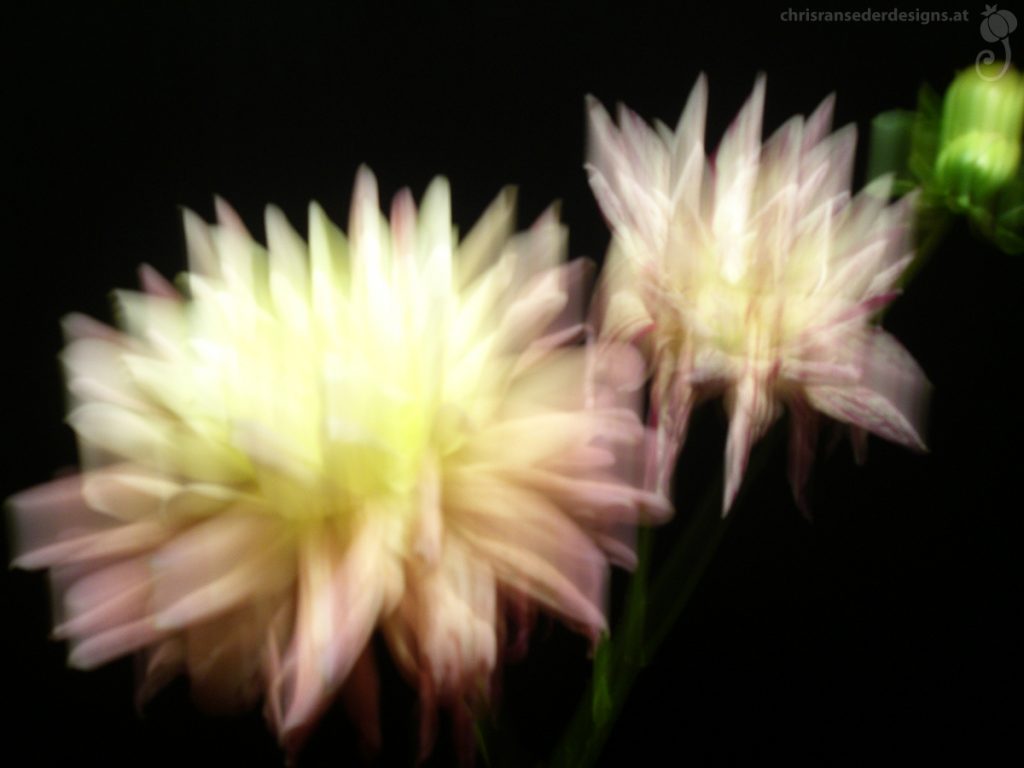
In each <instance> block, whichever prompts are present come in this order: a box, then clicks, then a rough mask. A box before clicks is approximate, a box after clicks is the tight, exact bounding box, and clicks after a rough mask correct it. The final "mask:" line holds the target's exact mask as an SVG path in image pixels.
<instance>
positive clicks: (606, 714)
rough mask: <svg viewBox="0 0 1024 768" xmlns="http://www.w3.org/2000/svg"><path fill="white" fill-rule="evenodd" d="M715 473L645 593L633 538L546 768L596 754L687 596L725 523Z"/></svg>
mask: <svg viewBox="0 0 1024 768" xmlns="http://www.w3.org/2000/svg"><path fill="white" fill-rule="evenodd" d="M781 433H782V429H781V426H777V427H776V428H775V429H773V430H772V431H771V433H770V434H769V435H768V436H767V437H766V439H765V440H763V441H762V443H761V444H760V445H758V446H757V447H756V448H755V450H754V452H753V456H752V458H751V462H750V465H749V467H748V468H747V472H746V478H745V480H746V481H745V482H744V484H743V487H742V488H741V490H740V494H739V496H738V497H737V499H736V503H735V504H734V510H735V509H736V508H738V507H739V506H740V504H741V502H742V501H743V499H744V497H745V495H746V492H747V489H748V488H749V487H750V485H751V484H752V483H753V481H754V480H755V478H756V477H757V475H758V474H760V472H761V469H762V468H763V466H764V464H765V462H766V460H767V458H768V456H770V455H771V453H772V452H773V449H774V447H775V444H776V443H777V442H778V440H779V437H780V435H781ZM721 498H722V474H721V472H719V473H718V475H717V478H716V480H715V482H713V483H712V484H711V485H710V486H709V487H708V488H707V489H706V490H705V492H704V495H703V497H702V499H701V501H700V503H699V504H698V506H697V511H696V513H695V514H694V516H693V518H692V519H691V520H690V521H689V523H688V524H687V526H686V527H685V528H684V529H683V530H682V532H681V533H680V535H679V537H678V538H677V539H676V542H675V544H674V545H673V547H672V551H671V552H670V553H669V556H668V559H667V561H666V562H665V564H664V566H663V567H662V569H661V571H660V572H659V574H658V576H657V578H656V579H655V580H654V581H653V583H652V584H651V587H650V589H648V579H649V573H650V561H651V536H652V531H651V530H650V529H644V530H642V531H641V532H640V536H639V541H638V546H637V550H638V551H637V569H636V572H635V574H634V576H633V580H632V582H631V584H630V589H629V595H628V597H627V602H626V606H625V610H624V614H623V618H622V621H621V622H620V625H619V626H620V630H619V632H617V633H616V634H615V635H614V636H613V637H605V638H604V639H603V640H602V641H601V644H600V646H599V647H598V649H597V654H596V657H595V660H594V674H593V675H592V676H591V679H590V683H589V684H588V686H587V690H586V693H585V694H584V696H583V699H582V701H581V702H580V705H579V707H577V709H576V713H575V715H574V716H573V719H572V721H571V722H570V723H569V727H568V728H567V730H566V732H565V734H564V735H563V737H562V740H561V742H559V744H558V746H557V747H556V749H555V751H554V753H553V754H552V755H551V758H550V760H549V761H548V762H547V765H548V766H549V767H550V768H555V767H557V766H565V767H566V768H567V767H568V766H572V767H573V768H586V767H587V766H591V765H594V764H595V763H596V762H597V760H598V758H599V757H600V755H601V751H602V750H603V748H604V745H605V743H606V742H607V740H608V737H609V736H610V735H611V731H612V728H613V727H614V725H615V721H616V719H617V718H618V716H619V714H620V713H621V711H622V708H623V706H624V705H625V702H626V700H627V698H628V696H629V692H630V689H631V688H632V687H633V683H634V682H635V680H636V677H637V675H638V674H639V673H640V671H641V670H642V669H643V668H644V667H645V666H646V665H647V663H648V661H649V660H650V659H652V658H654V656H655V654H656V653H657V651H658V649H659V648H660V647H661V644H662V643H663V642H664V641H665V639H666V638H667V637H668V635H669V633H670V632H671V630H672V627H673V626H675V623H676V621H677V620H678V619H679V616H680V615H681V614H682V612H683V610H684V609H685V607H686V604H687V602H688V601H689V599H690V597H691V596H692V595H693V592H694V590H695V589H696V587H697V584H698V583H700V579H701V577H702V576H703V575H704V572H705V571H706V570H707V567H708V565H709V564H710V563H711V560H712V559H713V557H714V554H715V552H716V550H717V549H718V545H719V544H720V543H721V542H722V539H723V537H724V535H725V531H726V528H727V526H728V524H729V520H731V519H732V517H734V516H735V514H736V513H735V511H734V512H733V514H732V515H730V516H729V517H723V516H722V514H721Z"/></svg>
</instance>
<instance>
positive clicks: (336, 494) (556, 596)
mask: <svg viewBox="0 0 1024 768" xmlns="http://www.w3.org/2000/svg"><path fill="white" fill-rule="evenodd" d="M217 213H218V219H219V224H218V225H217V226H209V227H208V226H206V225H205V224H203V223H202V222H201V221H200V220H199V219H198V218H197V217H196V216H195V215H193V214H191V213H186V214H185V230H186V236H187V243H188V249H189V256H190V264H191V271H190V272H189V273H187V274H185V275H184V276H183V277H182V278H181V280H180V281H179V287H180V288H181V290H182V293H179V291H178V290H177V289H176V288H175V287H173V286H172V285H171V284H169V283H167V282H165V281H164V280H163V279H162V278H160V277H159V276H158V275H157V274H156V273H155V272H154V271H153V270H151V269H149V268H146V267H144V268H143V269H142V281H143V286H144V292H141V293H128V292H125V293H120V294H118V296H117V306H118V308H119V321H120V326H121V327H120V329H118V330H115V329H113V328H109V327H106V326H104V325H102V324H100V323H98V322H96V321H92V320H89V319H86V318H83V317H80V316H72V317H70V318H69V319H68V320H67V323H66V330H67V335H68V338H69V343H68V346H67V348H66V350H65V352H64V354H63V361H64V364H65V367H66V373H67V380H68V389H69V392H70V395H71V409H70V416H69V421H70V423H71V425H72V427H73V428H74V430H75V431H76V433H77V435H78V437H79V441H80V446H81V453H82V461H83V471H82V472H81V473H80V474H79V475H76V476H74V477H69V478H65V479H62V480H58V481H56V482H53V483H51V484H48V485H45V486H41V487H39V488H36V489H32V490H29V491H27V492H25V493H23V494H21V495H20V496H18V497H16V498H15V499H14V500H13V502H14V503H13V507H14V512H15V515H16V520H17V523H18V527H19V530H20V534H21V547H20V552H21V554H20V556H19V557H18V559H17V561H16V564H17V565H19V566H21V567H25V568H43V567H48V568H53V569H54V571H53V575H54V578H55V583H56V585H57V588H58V590H59V591H60V592H62V593H63V602H62V605H61V607H60V609H59V616H58V626H57V628H56V634H57V636H59V637H62V638H67V639H69V640H70V642H71V651H70V663H71V664H72V665H74V666H76V667H82V668H89V667H94V666H96V665H99V664H102V663H104V662H106V661H108V660H110V659H113V658H115V657H118V656H121V655H123V654H127V653H130V652H136V651H139V652H142V653H143V654H144V657H145V659H146V666H145V668H146V677H145V679H144V681H143V691H142V692H143V693H144V694H147V693H149V692H151V691H152V690H154V689H155V688H156V687H157V686H159V685H160V684H161V683H162V682H164V681H166V680H167V679H168V677H169V676H171V675H173V674H176V673H177V672H178V671H180V670H184V671H186V672H187V674H188V675H189V677H190V678H191V683H192V686H193V689H194V691H195V692H196V694H197V695H198V697H199V698H200V699H201V700H202V701H205V702H206V703H208V704H209V705H211V706H215V707H233V706H237V705H245V704H248V703H251V702H252V701H253V700H256V699H259V698H260V697H263V698H265V700H266V709H267V713H268V717H269V719H270V721H271V723H272V724H273V726H274V727H275V728H276V730H277V731H278V733H279V736H280V738H281V740H282V743H283V744H284V745H285V746H286V747H288V748H289V749H294V748H296V747H297V746H298V745H299V743H300V742H301V739H302V737H303V735H304V734H305V733H306V732H308V730H309V728H310V727H311V725H312V724H313V723H314V721H315V719H316V717H317V716H318V715H319V714H320V713H321V712H322V711H323V709H324V708H325V707H326V706H327V705H328V703H329V702H330V701H331V699H332V697H333V696H334V694H335V693H337V692H339V691H341V693H342V695H343V697H344V698H345V699H346V703H348V704H349V705H350V707H349V708H350V711H351V712H352V713H353V715H354V716H355V717H356V718H357V720H358V721H359V723H361V725H362V727H363V729H364V732H365V734H366V735H367V736H368V737H369V738H370V739H371V743H372V741H373V740H376V739H378V738H379V732H378V730H377V725H376V711H375V710H376V701H377V696H378V694H377V688H376V686H377V683H376V675H375V672H374V665H373V658H372V649H371V648H369V647H368V641H369V640H370V638H371V636H372V634H373V633H374V632H375V630H377V629H380V630H381V632H382V633H383V635H384V637H385V638H386V641H387V643H388V645H389V648H390V650H391V652H392V654H393V657H394V659H395V662H396V663H397V665H398V666H399V668H400V669H401V670H403V671H404V672H405V673H406V674H407V675H408V676H409V677H410V678H411V680H412V681H414V683H415V684H416V685H417V686H418V687H419V689H420V691H421V694H422V696H423V699H424V702H423V703H424V711H425V712H426V713H427V714H428V716H429V713H430V712H432V711H433V706H434V705H435V704H436V703H456V702H466V701H469V702H479V701H481V700H482V698H483V697H484V696H486V693H487V688H488V683H489V679H490V676H491V673H492V671H493V670H494V669H495V667H496V665H497V663H498V661H499V657H500V654H501V649H502V641H503V633H504V631H505V630H504V627H505V623H504V616H505V613H506V608H507V607H508V606H509V605H513V606H518V607H523V606H524V605H525V606H526V607H530V606H539V607H540V608H542V609H545V610H547V611H549V612H551V613H552V614H554V615H556V616H557V617H560V618H561V619H562V620H564V621H565V622H567V623H568V624H569V625H571V626H572V627H574V628H576V629H578V630H580V631H581V632H584V633H586V634H587V635H589V636H590V637H592V638H596V637H597V636H598V634H599V633H600V632H602V631H603V630H604V629H605V617H604V613H603V596H604V590H605V581H606V572H607V568H608V563H609V561H611V562H615V563H619V564H623V565H627V566H628V565H629V564H630V562H631V559H632V557H633V555H632V551H631V548H630V542H629V538H628V532H629V527H630V526H631V525H632V524H633V523H635V522H637V521H638V519H640V518H641V517H642V516H648V517H649V516H657V515H661V514H663V513H665V512H666V511H667V506H666V504H665V502H664V501H663V500H662V499H661V498H659V497H658V496H656V495H655V494H652V493H648V492H644V491H643V490H642V489H640V488H639V484H638V483H637V482H635V478H634V477H633V475H634V474H635V472H634V466H633V462H631V461H630V457H631V455H632V454H634V453H635V452H636V446H637V444H638V442H640V441H642V440H643V439H644V437H645V431H644V428H643V426H642V424H641V422H640V420H639V418H638V416H637V413H636V408H637V406H638V402H637V398H638V393H637V390H638V388H639V386H640V385H641V384H642V380H643V375H642V374H643V363H642V360H640V359H639V357H638V356H637V355H636V353H635V352H633V351H632V350H630V349H629V348H627V347H615V346H613V345H602V346H601V347H600V349H598V347H597V346H596V345H593V344H589V345H585V346H581V345H579V344H577V343H573V342H576V341H578V340H579V339H580V338H581V336H582V335H583V333H584V327H583V326H582V325H581V324H580V322H579V319H578V318H579V314H580V311H581V309H582V307H581V306H580V296H579V294H578V288H579V284H580V282H581V280H582V279H583V276H584V265H583V263H582V262H579V261H577V262H573V263H569V264H566V263H563V260H562V257H563V251H564V247H565V241H566V237H565V232H564V230H563V228H562V227H561V226H560V225H559V224H558V222H557V221H556V219H555V217H554V216H553V215H552V214H551V213H548V214H545V215H544V216H543V217H541V219H540V220H539V221H538V222H537V223H536V224H535V225H534V226H533V228H532V229H531V230H530V231H529V232H528V233H524V234H521V235H518V236H514V237H513V236H511V228H512V227H513V225H514V210H513V201H512V197H511V195H510V194H503V195H502V196H500V197H499V198H498V200H497V201H496V202H495V203H494V204H493V205H492V207H491V208H490V209H489V210H488V211H487V212H486V213H485V215H484V216H483V218H482V220H481V222H480V223H479V225H478V226H477V227H476V228H475V229H474V230H473V231H472V232H471V233H470V234H469V235H468V237H466V239H464V240H463V241H462V242H461V243H458V244H457V240H456V235H455V233H454V232H453V228H452V224H451V215H450V203H449V191H448V185H447V182H446V181H444V180H443V179H438V180H436V181H434V182H433V184H432V185H431V186H430V188H429V190H428V191H427V193H426V195H425V197H424V200H423V202H422V208H421V210H420V211H419V212H418V213H417V210H416V207H415V205H414V203H413V199H412V197H411V195H410V194H409V193H408V191H404V192H402V193H400V194H399V195H398V196H397V197H396V199H395V201H394V204H393V207H392V210H391V217H390V224H389V222H388V221H387V220H386V219H385V218H384V217H383V216H382V215H381V213H380V210H379V206H378V200H377V188H376V181H375V179H374V177H373V175H372V174H371V173H370V172H369V171H367V170H365V169H363V170H361V171H360V172H359V174H358V177H357V181H356V185H355V191H354V196H353V203H352V211H351V221H350V228H349V239H348V240H346V238H345V237H344V236H343V235H342V233H341V232H340V231H338V230H337V229H336V228H334V226H332V224H331V223H330V222H329V221H328V220H327V218H326V217H325V215H324V213H323V211H322V210H321V209H320V208H319V207H317V206H316V205H313V206H312V207H311V208H310V216H309V240H310V242H309V246H308V248H307V246H306V244H305V243H304V242H303V241H302V239H301V238H300V237H299V236H298V235H297V234H296V233H295V231H294V230H292V228H291V227H290V226H289V224H288V223H287V222H286V220H285V217H284V216H283V215H282V213H281V212H280V211H279V210H277V209H275V208H269V209H268V210H267V214H266V233H267V240H268V250H266V251H264V250H263V249H262V248H261V247H260V246H258V245H257V244H255V243H254V242H253V240H252V239H251V237H250V236H249V234H248V233H247V232H246V230H245V228H244V226H243V224H242V223H241V221H240V219H239V218H238V216H237V215H236V214H235V213H234V212H233V211H232V210H231V209H230V208H228V207H227V206H226V205H225V204H223V203H221V202H219V201H218V205H217Z"/></svg>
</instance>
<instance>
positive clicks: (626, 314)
mask: <svg viewBox="0 0 1024 768" xmlns="http://www.w3.org/2000/svg"><path fill="white" fill-rule="evenodd" d="M764 91H765V86H764V80H763V78H761V79H759V80H758V81H757V83H756V85H755V87H754V91H753V94H752V95H751V96H750V98H749V100H748V101H747V103H746V104H745V106H744V107H743V109H742V110H741V112H740V113H739V115H738V116H737V118H736V119H735V121H734V123H733V124H732V126H731V127H730V128H729V130H728V132H727V134H726V136H725V138H724V139H723V140H722V142H721V144H720V145H719V148H718V151H717V153H716V155H715V156H714V158H713V159H712V160H711V161H710V162H709V161H708V160H707V159H706V158H705V151H704V123H705V113H706V108H707V84H706V81H705V79H704V77H703V76H702V77H700V78H699V79H698V80H697V83H696V85H695V87H694V89H693V91H692V93H691V95H690V98H689V101H688V102H687V105H686V108H685V110H684V111H683V114H682V117H681V119H680V121H679V125H678V126H677V128H676V130H675V131H674V132H673V131H671V130H670V129H668V128H667V127H666V126H664V125H662V124H660V123H659V124H657V125H656V126H655V127H654V128H651V127H649V126H648V125H647V124H645V123H644V122H643V121H642V120H641V119H640V118H638V117H637V116H636V115H634V114H633V113H632V112H630V111H628V110H627V109H625V108H622V109H621V112H620V116H619V124H618V126H617V127H616V125H614V124H613V122H612V121H611V119H610V118H609V116H608V115H607V113H606V112H605V111H604V109H602V108H601V106H600V105H598V104H597V103H596V102H592V103H591V104H590V107H589V118H590V148H589V158H588V169H589V174H590V183H591V186H592V188H593V191H594V194H595V196H596V198H597V200H598V203H599V205H600V207H601V210H602V211H603V213H604V215H605V217H606V218H607V220H608V222H609V224H610V226H611V229H612V231H613V234H614V238H613V243H612V247H611V251H610V255H609V260H608V265H607V269H606V273H605V274H606V278H605V283H604V286H603V287H604V296H603V299H602V302H603V312H604V317H603V323H604V328H603V334H604V337H605V338H609V339H629V340H633V341H637V342H639V343H641V344H642V345H643V347H644V349H645V351H646V353H647V355H648V357H649V362H650V364H651V367H652V369H653V385H652V409H651V414H652V416H651V418H652V420H653V421H656V423H657V440H656V448H655V453H656V462H655V466H656V471H655V472H654V473H653V475H652V477H651V478H650V482H651V483H653V484H654V486H655V487H657V488H660V489H662V490H664V489H665V488H666V486H667V484H668V483H669V481H670V478H671V474H672V468H673V465H674V463H675V459H676V456H677V455H678V451H679V449H680V446H681V444H682V441H683V439H684V436H685V433H686V427H687V421H688V419H689V416H690V413H691V410H692V408H693V406H694V405H695V403H697V402H698V401H699V400H700V399H701V398H704V397H709V396H713V395H716V394H719V393H724V395H725V404H726V408H727V410H728V412H729V415H730V423H729V432H728V439H727V445H726V457H725V478H726V479H725V494H724V499H723V512H727V511H728V509H729V507H730V506H731V504H732V502H733V499H734V498H735V496H736V492H737V490H738V489H739V486H740V482H741V479H742V476H743V474H744V471H745V468H746V464H747V459H748V456H749V453H750V448H751V446H752V444H753V443H754V442H756V441H757V440H758V438H759V437H761V436H762V435H763V434H764V433H765V431H766V430H767V428H768V426H769V425H770V424H771V423H772V422H773V420H775V419H776V417H777V416H778V415H779V414H780V412H781V409H782V406H783V405H784V406H785V407H786V408H787V409H788V411H789V413H790V416H791V419H792V431H791V450H790V481H791V483H792V485H793V489H794V493H795V495H796V497H797V500H798V502H799V503H800V504H801V505H803V504H804V496H803V489H804V486H805V484H806V479H807V475H808V471H809V467H810V463H811V459H812V457H813V451H814V445H815V439H816V434H817V429H818V414H824V415H825V416H828V417H831V418H833V419H836V420H838V421H840V422H844V423H846V424H849V425H851V426H853V427H854V428H855V430H856V431H857V432H858V433H859V432H860V431H861V430H865V431H867V432H871V433H874V434H876V435H879V436H881V437H884V438H886V439H889V440H892V441H895V442H898V443H902V444H904V445H908V446H912V447H915V448H919V449H922V448H923V447H924V445H923V443H922V439H921V421H920V410H921V409H920V406H921V404H922V402H923V396H924V393H925V390H926V387H927V383H926V381H925V378H924V376H923V374H922V372H921V370H920V369H919V368H918V366H917V364H916V363H915V362H914V361H913V360H912V359H911V358H910V356H909V355H908V353H907V352H906V351H905V350H904V349H903V348H902V347H901V346H900V345H899V344H898V343H897V342H896V341H895V340H894V339H893V338H892V337H891V336H889V335H888V334H886V333H884V332H883V331H882V330H880V329H879V328H878V327H877V325H876V324H875V323H873V322H872V317H873V316H874V315H875V314H876V313H877V312H878V310H879V309H881V308H882V307H884V306H885V305H886V304H888V303H889V302H890V301H891V300H892V299H893V298H894V297H895V296H896V293H897V292H896V290H894V286H895V284H896V282H897V280H898V279H899V277H900V275H901V274H902V273H903V271H904V269H905V268H906V266H907V265H908V263H909V261H910V258H911V254H910V246H909V245H908V234H909V233H908V230H909V224H910V215H911V204H912V199H911V198H909V197H907V198H904V199H903V200H901V201H900V202H898V203H896V204H893V205H889V204H888V199H889V189H890V184H891V181H890V180H889V179H882V180H880V181H878V182H877V183H873V184H872V185H869V186H868V187H867V188H865V189H864V190H863V191H861V192H860V193H859V194H858V195H857V196H856V197H853V198H852V199H851V195H850V181H851V174H852V165H853V157H854V148H855V143H856V133H855V129H854V127H853V126H848V127H846V128H843V129H841V130H839V131H837V132H836V133H832V134H830V133H829V130H830V124H831V118H832V103H833V100H832V98H828V99H826V100H825V101H824V102H823V103H822V105H821V106H820V107H819V108H818V109H817V110H816V111H815V112H814V114H812V115H811V116H810V117H809V118H807V119H804V118H802V117H794V118H792V119H791V120H789V121H788V122H787V123H786V124H785V125H783V126H782V127H781V128H780V129H779V130H778V131H777V132H776V133H775V134H774V135H773V136H772V137H771V138H770V139H769V140H768V141H767V142H766V143H765V145H764V146H763V147H762V145H761V116H762V110H763V106H764Z"/></svg>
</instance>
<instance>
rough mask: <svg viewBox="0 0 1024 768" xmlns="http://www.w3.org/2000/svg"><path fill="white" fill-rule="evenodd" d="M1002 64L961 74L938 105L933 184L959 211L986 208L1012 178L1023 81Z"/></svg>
mask: <svg viewBox="0 0 1024 768" xmlns="http://www.w3.org/2000/svg"><path fill="white" fill-rule="evenodd" d="M1000 66H1001V65H990V66H989V67H978V68H974V69H966V70H964V71H963V72H961V73H960V74H959V75H957V77H956V79H955V80H954V81H953V83H952V84H951V85H950V86H949V89H948V90H947V91H946V97H945V100H944V101H943V104H942V125H941V128H940V132H939V151H938V156H937V158H936V162H935V180H936V182H937V183H938V186H939V188H940V190H941V191H942V192H943V193H944V194H945V195H946V196H947V199H948V202H949V204H950V206H951V207H952V208H953V209H954V210H958V211H961V212H967V211H977V210H978V209H979V208H982V207H987V206H988V205H989V203H990V201H991V200H992V198H993V196H994V195H995V194H996V193H997V192H998V191H999V190H1000V189H1001V188H1002V187H1004V186H1005V185H1006V184H1008V183H1009V182H1010V181H1011V180H1012V179H1013V178H1014V176H1015V175H1016V173H1017V168H1018V167H1019V165H1020V159H1021V158H1020V155H1021V130H1022V128H1024V76H1022V75H1021V74H1020V73H1019V72H1017V70H1015V69H1013V68H1012V67H1011V68H1008V69H1007V71H1006V72H1005V74H1003V75H1002V76H1000V77H998V79H996V77H995V75H996V74H997V72H998V70H999V69H1000Z"/></svg>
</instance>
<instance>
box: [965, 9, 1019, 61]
mask: <svg viewBox="0 0 1024 768" xmlns="http://www.w3.org/2000/svg"><path fill="white" fill-rule="evenodd" d="M981 15H982V17H983V18H982V20H981V37H982V39H983V40H984V41H985V42H986V43H998V42H1001V43H1002V44H1003V68H1002V69H1001V70H999V72H998V73H997V74H995V75H990V74H989V72H991V71H992V69H993V67H991V66H990V65H991V64H992V63H994V62H995V60H996V54H995V53H993V52H992V51H991V50H989V49H988V48H986V49H985V50H984V51H981V52H980V53H978V57H977V58H976V59H975V60H974V69H975V70H976V71H977V73H978V76H979V77H980V78H981V79H982V80H998V79H999V78H1001V77H1002V76H1003V75H1005V74H1006V70H1008V69H1009V68H1010V41H1009V37H1010V33H1011V32H1013V30H1015V29H1016V28H1017V17H1016V16H1014V15H1013V14H1012V13H1010V12H1009V11H1000V10H999V6H997V5H987V4H986V5H985V12H984V13H982V14H981Z"/></svg>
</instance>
